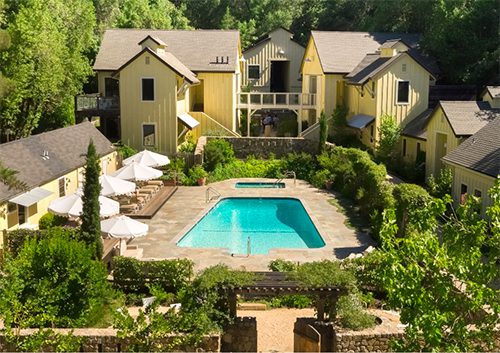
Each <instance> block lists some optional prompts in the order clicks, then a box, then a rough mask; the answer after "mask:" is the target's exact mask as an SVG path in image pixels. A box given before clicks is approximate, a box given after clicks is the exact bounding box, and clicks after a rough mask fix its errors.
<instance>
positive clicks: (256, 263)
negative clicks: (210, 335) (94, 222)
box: [131, 178, 373, 271]
mask: <svg viewBox="0 0 500 353" xmlns="http://www.w3.org/2000/svg"><path fill="white" fill-rule="evenodd" d="M242 180H245V181H274V180H269V179H249V178H248V179H238V181H242ZM235 182H236V180H235V179H230V180H225V181H222V182H218V183H212V184H210V185H209V186H210V187H212V188H214V189H216V190H217V191H219V192H220V193H221V194H222V197H228V196H240V197H241V196H243V197H245V196H257V197H266V196H275V197H276V196H277V197H280V196H288V197H296V198H298V199H300V200H301V201H302V203H303V205H304V207H305V208H306V210H307V211H308V212H309V215H310V216H311V219H312V220H313V222H314V223H315V225H316V227H317V229H318V231H319V232H320V234H321V235H322V237H323V240H324V241H325V243H326V245H325V246H324V247H323V248H319V249H303V250H302V249H293V250H292V249H276V250H271V251H270V252H269V254H268V255H250V256H249V257H243V256H234V257H233V256H231V254H229V252H228V251H227V250H225V249H195V248H184V247H177V246H176V242H177V241H178V240H180V239H181V238H182V236H183V235H184V234H185V233H186V232H187V231H188V230H189V229H190V228H191V227H192V226H193V225H194V224H195V223H196V222H197V221H198V220H199V219H200V218H201V217H202V216H203V214H204V213H206V212H207V211H208V210H209V209H210V208H211V207H212V206H213V205H214V204H215V203H216V202H217V201H211V202H210V203H208V204H207V203H206V202H205V192H206V189H207V187H208V186H203V187H179V189H178V190H177V192H176V193H175V194H174V195H173V196H172V197H171V198H170V200H169V201H168V202H167V203H166V204H165V205H163V207H162V208H161V209H160V210H159V211H158V213H157V214H156V215H155V216H154V217H153V218H152V219H151V220H146V221H144V222H145V223H147V224H149V226H150V232H149V234H148V235H147V236H145V237H143V238H137V239H134V240H133V241H132V242H131V245H137V246H138V247H142V248H143V249H144V251H143V258H145V259H147V258H150V259H162V258H190V259H192V260H193V261H194V262H195V268H196V270H199V269H202V268H205V267H209V266H212V265H216V264H218V263H225V264H227V265H228V266H230V267H232V268H235V269H245V270H248V271H265V270H267V265H268V264H269V262H270V261H271V260H272V259H277V258H281V259H287V260H292V261H297V262H309V261H316V260H322V259H334V258H343V257H346V256H347V255H349V254H350V253H351V252H354V253H357V252H362V251H363V250H364V249H365V248H366V247H368V246H369V245H373V242H372V240H371V238H370V236H369V235H368V234H366V233H363V232H359V231H356V230H353V229H349V228H347V227H346V226H345V224H344V221H345V219H346V217H345V216H344V215H343V214H341V213H340V212H338V211H337V208H336V207H335V206H332V205H331V204H329V203H328V200H329V199H331V198H333V197H334V196H333V194H331V193H329V192H326V191H323V190H318V189H316V188H314V187H312V186H311V185H310V184H308V183H306V182H304V181H300V180H297V182H296V184H294V182H293V180H291V179H286V180H285V182H286V187H285V188H284V189H257V188H255V189H236V188H235V187H234V184H235Z"/></svg>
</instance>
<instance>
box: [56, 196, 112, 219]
mask: <svg viewBox="0 0 500 353" xmlns="http://www.w3.org/2000/svg"><path fill="white" fill-rule="evenodd" d="M82 195H83V192H82V190H78V191H77V192H75V193H73V194H71V195H67V196H63V197H60V198H58V199H55V200H52V201H51V202H50V204H49V208H48V210H49V211H50V212H52V213H54V214H56V215H58V216H63V217H75V218H76V217H80V215H81V214H82V208H83V201H82ZM99 205H100V211H99V216H101V217H103V218H104V217H111V216H114V215H116V214H118V213H120V204H119V203H118V202H117V201H115V200H111V199H108V198H107V197H104V196H99Z"/></svg>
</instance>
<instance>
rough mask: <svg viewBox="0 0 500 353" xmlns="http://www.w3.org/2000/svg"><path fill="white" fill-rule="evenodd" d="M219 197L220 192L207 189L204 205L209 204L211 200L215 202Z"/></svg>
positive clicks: (210, 188)
mask: <svg viewBox="0 0 500 353" xmlns="http://www.w3.org/2000/svg"><path fill="white" fill-rule="evenodd" d="M210 193H212V196H210ZM220 197H221V194H220V192H218V191H217V190H215V189H214V188H213V187H210V186H209V187H208V188H207V191H205V203H209V202H210V201H212V200H217V199H219V198H220Z"/></svg>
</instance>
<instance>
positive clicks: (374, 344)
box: [335, 331, 404, 352]
mask: <svg viewBox="0 0 500 353" xmlns="http://www.w3.org/2000/svg"><path fill="white" fill-rule="evenodd" d="M403 336H404V333H402V332H391V333H364V332H356V331H350V332H344V333H339V332H336V333H335V351H336V352H392V349H391V347H390V345H391V341H392V340H395V339H399V338H402V337H403Z"/></svg>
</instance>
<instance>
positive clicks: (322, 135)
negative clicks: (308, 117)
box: [318, 111, 328, 153]
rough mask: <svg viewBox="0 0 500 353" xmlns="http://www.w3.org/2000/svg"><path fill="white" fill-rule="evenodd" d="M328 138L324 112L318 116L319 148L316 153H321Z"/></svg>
mask: <svg viewBox="0 0 500 353" xmlns="http://www.w3.org/2000/svg"><path fill="white" fill-rule="evenodd" d="M327 138H328V119H327V118H326V115H325V112H323V111H322V112H321V115H320V116H319V147H318V151H319V152H318V153H323V152H324V151H325V149H326V140H327Z"/></svg>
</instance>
